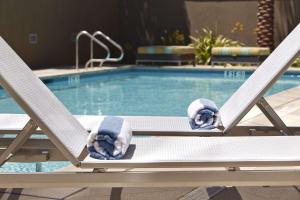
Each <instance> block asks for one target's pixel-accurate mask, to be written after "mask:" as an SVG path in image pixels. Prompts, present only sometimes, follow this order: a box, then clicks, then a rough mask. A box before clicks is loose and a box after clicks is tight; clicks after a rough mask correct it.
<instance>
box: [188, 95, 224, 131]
mask: <svg viewBox="0 0 300 200" xmlns="http://www.w3.org/2000/svg"><path fill="white" fill-rule="evenodd" d="M187 115H188V117H189V122H190V125H191V128H192V129H214V128H217V127H218V125H219V124H220V122H221V120H220V114H219V109H218V107H217V106H216V104H215V103H214V102H213V101H211V100H209V99H196V100H195V101H193V102H192V103H191V104H190V105H189V107H188V110H187Z"/></svg>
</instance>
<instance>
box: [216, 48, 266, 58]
mask: <svg viewBox="0 0 300 200" xmlns="http://www.w3.org/2000/svg"><path fill="white" fill-rule="evenodd" d="M269 54H270V49H269V48H264V47H215V48H213V49H212V55H219V56H221V55H222V56H267V55H269Z"/></svg>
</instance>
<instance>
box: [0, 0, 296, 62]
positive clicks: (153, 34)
mask: <svg viewBox="0 0 300 200" xmlns="http://www.w3.org/2000/svg"><path fill="white" fill-rule="evenodd" d="M256 12H257V0H85V1H82V0H0V35H1V36H2V37H4V38H5V39H6V40H7V41H8V42H9V44H10V45H11V46H12V47H13V48H14V49H15V50H16V51H17V52H18V53H19V54H20V55H21V56H22V58H23V59H24V60H25V61H26V62H27V63H28V64H30V66H31V67H33V68H38V67H48V66H51V67H53V66H59V65H74V62H75V43H74V35H75V33H77V32H79V31H81V30H88V31H92V32H93V31H95V30H101V31H103V32H105V33H107V34H108V35H109V36H111V38H113V39H115V40H116V41H117V42H120V43H121V44H122V45H123V47H124V48H125V50H126V57H125V61H129V62H133V61H134V57H135V53H136V48H137V47H138V46H141V45H153V44H160V37H161V36H162V35H163V32H164V31H165V30H168V31H174V30H176V29H179V30H180V31H182V32H183V33H184V34H185V35H186V37H187V38H188V36H189V35H196V31H197V30H198V31H201V29H202V28H203V27H208V28H210V29H212V30H214V31H215V32H217V33H221V34H223V35H225V36H227V37H230V38H233V39H237V40H239V41H242V42H244V43H245V44H246V45H256V35H255V27H256ZM236 22H240V23H241V24H243V30H239V31H235V32H232V30H233V28H234V26H235V24H236ZM299 22H300V0H275V22H274V26H275V42H276V44H278V43H279V42H280V41H281V40H282V39H283V38H284V37H285V36H286V35H287V34H288V32H290V31H291V30H292V28H294V27H295V26H296V25H297V24H298V23H299ZM30 33H37V34H38V43H37V44H29V42H28V39H29V38H28V37H29V34H30ZM187 42H188V41H187ZM88 45H89V43H88V40H87V39H83V40H82V42H81V47H82V48H81V53H80V55H81V61H82V62H85V61H86V60H87V58H88V53H89V47H88ZM96 53H99V55H101V51H100V50H99V49H98V52H96Z"/></svg>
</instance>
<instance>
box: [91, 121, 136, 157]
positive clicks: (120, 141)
mask: <svg viewBox="0 0 300 200" xmlns="http://www.w3.org/2000/svg"><path fill="white" fill-rule="evenodd" d="M131 137H132V130H131V128H130V126H129V124H128V122H127V121H126V120H124V119H122V118H120V117H105V118H104V119H102V120H100V122H99V123H98V124H97V125H96V126H95V127H94V128H93V129H92V130H91V133H90V134H89V136H88V142H87V149H88V151H89V153H90V157H92V158H96V159H103V160H107V159H109V160H115V159H120V158H122V157H123V156H124V154H125V153H126V151H127V149H128V147H129V144H130V141H131Z"/></svg>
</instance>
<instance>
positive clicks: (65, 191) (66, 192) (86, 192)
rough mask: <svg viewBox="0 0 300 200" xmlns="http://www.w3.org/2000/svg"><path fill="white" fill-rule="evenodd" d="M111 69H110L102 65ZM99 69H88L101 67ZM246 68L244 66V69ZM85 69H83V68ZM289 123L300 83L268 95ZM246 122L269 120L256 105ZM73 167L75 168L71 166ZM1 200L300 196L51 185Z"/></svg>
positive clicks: (251, 190)
mask: <svg viewBox="0 0 300 200" xmlns="http://www.w3.org/2000/svg"><path fill="white" fill-rule="evenodd" d="M102 69H111V68H102ZM102 69H99V68H95V69H89V70H88V71H97V70H102ZM243 69H244V68H243ZM80 71H82V70H80ZM36 73H37V74H38V75H39V76H40V77H45V76H54V75H62V74H74V73H78V71H75V70H70V69H47V70H39V71H36ZM267 99H268V101H269V103H270V104H271V105H272V106H273V108H275V109H276V111H277V113H278V114H279V115H280V116H281V117H282V118H283V120H284V122H285V123H286V124H287V125H292V124H297V123H299V121H300V115H299V114H298V113H300V86H298V87H295V88H292V89H289V90H286V91H283V92H280V93H278V94H275V95H273V96H271V97H268V98H267ZM241 124H243V125H265V124H270V122H269V121H268V120H267V119H266V118H265V117H264V116H263V115H262V113H261V112H260V111H259V109H258V108H257V107H255V108H253V109H252V110H251V112H250V113H249V114H248V115H246V116H245V117H244V118H243V120H242V121H241ZM69 169H70V170H71V169H72V167H71V168H69ZM0 199H4V200H5V199H7V200H13V199H19V200H27V199H33V200H42V199H43V200H45V199H49V200H50V199H70V200H77V199H89V200H93V199H97V200H134V199H138V200H148V199H149V200H150V199H156V200H174V199H179V200H198V199H201V200H208V199H211V200H221V199H230V200H254V199H255V200H269V199H270V200H274V199H288V200H294V199H295V200H296V199H297V200H298V199H300V187H299V186H298V187H297V186H293V187H226V188H225V187H209V188H204V187H199V188H184V187H183V188H182V187H181V188H112V189H110V188H49V189H21V188H14V189H0Z"/></svg>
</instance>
